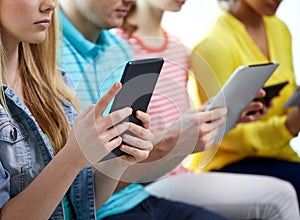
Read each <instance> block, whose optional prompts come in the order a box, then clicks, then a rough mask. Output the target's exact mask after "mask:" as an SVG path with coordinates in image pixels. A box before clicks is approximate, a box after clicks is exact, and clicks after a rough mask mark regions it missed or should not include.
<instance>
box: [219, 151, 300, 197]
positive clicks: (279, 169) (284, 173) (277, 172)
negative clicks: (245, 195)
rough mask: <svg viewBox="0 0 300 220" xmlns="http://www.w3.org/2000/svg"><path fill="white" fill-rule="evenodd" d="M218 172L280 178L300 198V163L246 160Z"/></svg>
mask: <svg viewBox="0 0 300 220" xmlns="http://www.w3.org/2000/svg"><path fill="white" fill-rule="evenodd" d="M214 171H218V172H228V173H246V174H258V175H268V176H274V177H278V178H280V179H283V180H287V181H289V182H290V183H291V184H292V185H293V186H294V188H295V189H296V191H297V196H298V201H299V198H300V175H299V172H300V163H297V162H290V161H286V160H279V159H273V158H260V157H255V158H252V157H251V158H246V159H244V160H241V161H238V162H235V163H232V164H230V165H227V166H225V167H223V168H222V169H220V170H214Z"/></svg>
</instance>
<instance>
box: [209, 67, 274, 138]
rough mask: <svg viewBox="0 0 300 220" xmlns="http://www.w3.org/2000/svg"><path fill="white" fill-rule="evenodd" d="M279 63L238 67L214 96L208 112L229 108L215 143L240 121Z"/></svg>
mask: <svg viewBox="0 0 300 220" xmlns="http://www.w3.org/2000/svg"><path fill="white" fill-rule="evenodd" d="M278 66H279V63H277V62H272V63H264V64H255V65H249V66H240V67H238V68H237V69H236V70H235V71H234V72H233V73H232V75H231V76H230V77H229V79H228V80H227V81H226V83H225V84H224V86H223V87H222V88H221V89H220V91H219V92H218V93H217V95H216V96H214V97H213V98H212V99H211V100H210V102H209V104H208V106H207V109H206V110H210V109H214V108H219V107H227V109H228V112H227V116H226V121H225V123H224V124H223V125H222V126H221V127H220V128H219V132H218V135H217V137H216V139H215V143H217V142H220V141H221V140H222V139H223V137H224V136H225V135H226V134H227V133H228V132H229V130H230V129H232V128H233V127H234V126H235V124H236V122H237V121H238V119H239V117H240V115H241V113H242V112H243V111H244V110H245V108H246V107H247V106H248V105H249V103H250V102H251V101H252V100H253V99H254V98H255V96H256V95H257V94H258V92H259V90H260V89H261V88H263V86H264V84H265V82H266V81H267V80H268V79H269V77H270V76H271V75H272V74H273V73H274V71H275V70H276V69H277V67H278Z"/></svg>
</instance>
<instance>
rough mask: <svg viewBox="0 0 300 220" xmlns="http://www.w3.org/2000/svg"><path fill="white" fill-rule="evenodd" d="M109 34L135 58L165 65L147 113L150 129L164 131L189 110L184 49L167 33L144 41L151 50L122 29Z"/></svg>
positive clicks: (187, 63) (186, 53)
mask: <svg viewBox="0 0 300 220" xmlns="http://www.w3.org/2000/svg"><path fill="white" fill-rule="evenodd" d="M111 31H113V33H114V34H116V35H117V36H119V37H120V38H122V39H124V40H126V41H127V42H128V43H129V45H130V46H131V49H132V51H133V54H134V58H135V59H143V58H153V57H163V58H164V60H165V62H164V65H163V68H162V71H161V74H160V76H159V79H158V82H157V84H156V87H155V89H154V93H153V96H152V98H151V101H150V104H149V107H148V111H147V113H148V114H149V115H150V116H151V130H152V131H157V130H164V129H165V128H166V127H168V126H170V124H172V123H173V122H174V121H176V120H177V119H178V118H179V117H180V115H181V114H182V113H184V112H186V111H187V110H188V109H189V107H190V103H189V97H188V91H187V80H188V71H189V69H190V63H189V53H188V49H187V47H186V46H185V45H183V44H182V42H181V41H180V40H179V39H178V38H176V37H175V36H173V35H170V34H168V33H167V32H164V34H165V37H164V38H147V39H146V38H145V40H149V42H150V41H151V43H153V45H154V46H153V47H150V46H148V45H145V44H144V43H143V42H142V40H141V39H140V38H138V37H137V36H135V35H133V36H131V37H130V38H128V36H127V34H126V33H125V32H124V31H123V30H122V29H113V30H111ZM143 40H144V39H143ZM155 45H159V46H155Z"/></svg>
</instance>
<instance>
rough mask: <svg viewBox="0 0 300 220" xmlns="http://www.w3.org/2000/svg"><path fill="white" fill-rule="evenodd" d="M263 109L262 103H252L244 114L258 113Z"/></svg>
mask: <svg viewBox="0 0 300 220" xmlns="http://www.w3.org/2000/svg"><path fill="white" fill-rule="evenodd" d="M263 107H264V105H263V103H261V102H251V103H250V104H249V105H248V106H247V108H246V109H245V111H243V112H247V113H248V112H256V111H260V110H262V109H263Z"/></svg>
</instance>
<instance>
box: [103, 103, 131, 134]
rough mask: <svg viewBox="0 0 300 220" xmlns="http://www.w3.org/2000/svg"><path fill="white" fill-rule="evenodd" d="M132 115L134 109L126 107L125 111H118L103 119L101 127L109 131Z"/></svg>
mask: <svg viewBox="0 0 300 220" xmlns="http://www.w3.org/2000/svg"><path fill="white" fill-rule="evenodd" d="M131 114H132V108H130V107H125V108H123V109H119V110H116V111H114V112H112V113H110V114H109V115H107V116H106V117H105V118H104V119H102V121H101V123H100V124H99V126H102V127H103V128H105V129H108V128H110V127H113V126H115V125H117V124H118V123H120V122H122V121H123V120H125V119H126V118H127V117H129V116H130V115H131Z"/></svg>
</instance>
